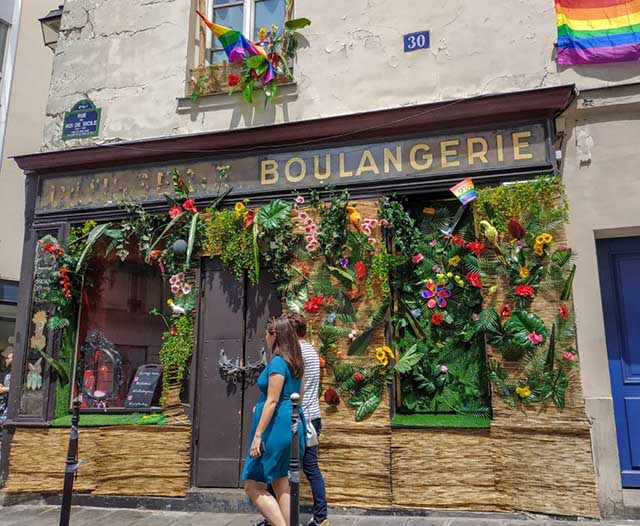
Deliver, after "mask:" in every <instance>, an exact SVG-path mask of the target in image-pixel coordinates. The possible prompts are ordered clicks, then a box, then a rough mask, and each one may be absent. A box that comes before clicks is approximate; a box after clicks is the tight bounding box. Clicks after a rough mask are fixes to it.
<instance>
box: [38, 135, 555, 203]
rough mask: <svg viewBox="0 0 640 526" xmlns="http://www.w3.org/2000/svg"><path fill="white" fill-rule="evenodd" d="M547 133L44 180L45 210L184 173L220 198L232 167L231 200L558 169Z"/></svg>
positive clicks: (133, 194) (166, 183)
mask: <svg viewBox="0 0 640 526" xmlns="http://www.w3.org/2000/svg"><path fill="white" fill-rule="evenodd" d="M548 152H549V149H548V148H547V134H546V128H545V126H544V125H543V124H534V125H530V126H522V127H518V128H511V129H499V130H495V129H494V130H490V131H482V132H470V133H460V134H449V135H437V136H426V137H419V138H415V139H404V140H399V141H391V142H384V143H375V144H365V145H354V146H343V147H337V148H327V149H316V150H302V151H293V152H287V153H277V154H264V155H260V156H252V157H240V158H231V159H221V160H216V161H212V160H203V161H195V162H192V163H189V164H184V163H182V164H180V163H167V164H164V165H156V166H154V167H153V168H148V169H135V170H134V169H123V170H114V171H111V172H97V173H91V174H87V175H80V176H63V177H55V178H54V177H52V178H46V179H44V180H43V183H42V184H43V186H42V188H41V191H40V200H39V209H41V210H60V209H65V208H75V207H79V206H104V205H107V204H113V203H115V202H118V201H121V200H141V201H151V200H157V199H162V197H163V195H164V194H167V193H170V192H171V189H172V186H171V175H170V173H171V171H172V170H173V169H174V168H177V169H178V170H180V172H181V173H182V174H183V176H184V177H185V180H186V181H187V182H188V184H189V185H190V186H191V187H192V189H193V194H194V195H196V196H211V195H215V193H216V192H217V190H218V189H219V181H218V177H217V174H218V171H217V170H216V167H217V166H221V165H228V166H229V178H228V180H227V181H226V184H228V185H229V186H230V187H232V188H233V191H232V194H231V195H242V196H251V195H254V196H258V195H260V194H266V193H272V194H273V193H282V192H288V191H291V190H294V191H295V190H298V191H301V190H306V189H310V188H319V187H323V186H327V185H329V186H336V187H350V186H355V185H358V186H364V185H369V186H374V185H375V186H378V185H379V186H380V187H381V188H382V187H391V188H393V186H394V185H395V186H397V185H399V184H405V183H408V182H411V183H413V182H415V183H419V182H422V181H429V180H432V179H440V178H451V177H456V176H463V175H464V176H465V177H467V176H474V175H481V174H486V173H492V172H497V171H500V172H503V173H504V172H509V171H522V170H526V169H532V170H538V169H539V170H544V169H549V168H550V167H551V166H552V163H551V159H550V158H549V153H548Z"/></svg>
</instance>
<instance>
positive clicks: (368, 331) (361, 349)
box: [347, 303, 389, 356]
mask: <svg viewBox="0 0 640 526" xmlns="http://www.w3.org/2000/svg"><path fill="white" fill-rule="evenodd" d="M387 312H389V304H388V303H385V304H383V305H380V307H378V308H377V309H376V311H375V312H374V313H373V316H371V319H370V320H369V322H368V323H367V325H366V328H365V329H364V331H363V332H362V334H361V335H360V336H358V337H357V338H356V339H355V340H354V341H353V342H352V343H351V345H350V346H349V350H348V351H347V354H349V355H350V356H355V355H362V354H364V353H365V352H366V351H367V348H368V347H369V343H371V338H372V337H373V332H374V331H375V330H376V329H377V328H378V326H379V325H380V324H381V323H382V322H384V320H385V318H386V317H387Z"/></svg>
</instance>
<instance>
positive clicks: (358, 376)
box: [353, 373, 364, 383]
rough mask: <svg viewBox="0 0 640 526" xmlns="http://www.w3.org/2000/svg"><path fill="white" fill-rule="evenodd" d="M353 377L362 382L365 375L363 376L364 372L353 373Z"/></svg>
mask: <svg viewBox="0 0 640 526" xmlns="http://www.w3.org/2000/svg"><path fill="white" fill-rule="evenodd" d="M353 379H354V380H355V381H356V382H358V383H360V382H363V381H364V376H362V373H353Z"/></svg>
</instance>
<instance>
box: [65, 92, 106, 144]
mask: <svg viewBox="0 0 640 526" xmlns="http://www.w3.org/2000/svg"><path fill="white" fill-rule="evenodd" d="M100 113H101V110H100V108H96V105H95V104H94V103H93V102H91V101H90V100H89V99H83V100H81V101H80V102H77V103H76V104H75V105H74V106H73V108H71V111H67V112H65V114H64V122H63V124H62V140H63V141H67V140H69V139H86V138H88V137H96V136H97V135H98V130H99V129H100Z"/></svg>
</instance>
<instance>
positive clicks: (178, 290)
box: [171, 285, 180, 294]
mask: <svg viewBox="0 0 640 526" xmlns="http://www.w3.org/2000/svg"><path fill="white" fill-rule="evenodd" d="M171 292H173V293H174V294H177V293H178V292H180V286H179V285H171Z"/></svg>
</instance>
